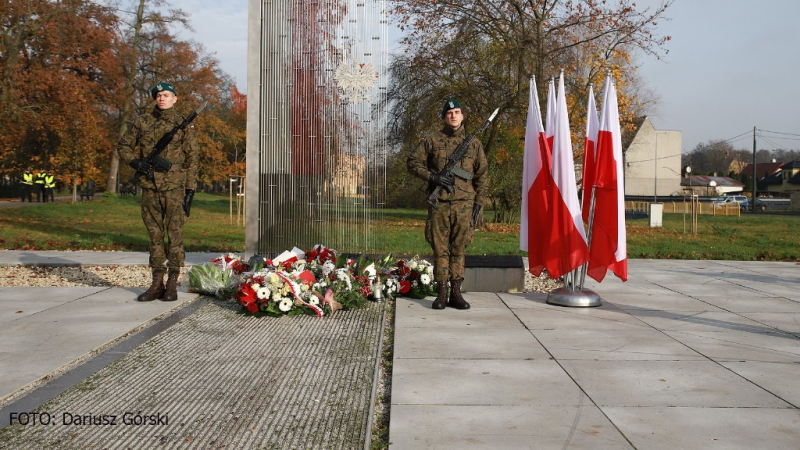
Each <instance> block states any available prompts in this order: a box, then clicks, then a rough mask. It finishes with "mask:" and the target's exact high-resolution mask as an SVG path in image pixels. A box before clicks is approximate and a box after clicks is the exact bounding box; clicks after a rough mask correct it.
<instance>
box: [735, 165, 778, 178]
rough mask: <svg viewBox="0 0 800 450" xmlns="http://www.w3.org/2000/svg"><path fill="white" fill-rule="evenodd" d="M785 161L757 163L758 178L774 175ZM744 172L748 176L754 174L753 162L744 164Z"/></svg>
mask: <svg viewBox="0 0 800 450" xmlns="http://www.w3.org/2000/svg"><path fill="white" fill-rule="evenodd" d="M784 164H785V163H782V162H768V163H757V164H756V170H758V174H759V176H758V179H759V180H760V179H762V178H764V177H765V176H769V175H772V174H773V173H775V172H777V171H778V170H779V169H780V168H781V166H783V165H784ZM742 173H743V174H745V175H747V176H748V177H752V176H753V163H749V164H748V165H746V166H744V169H742Z"/></svg>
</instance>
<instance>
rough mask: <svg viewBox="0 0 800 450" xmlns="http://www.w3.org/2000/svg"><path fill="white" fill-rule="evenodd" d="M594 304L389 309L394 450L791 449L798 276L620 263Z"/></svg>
mask: <svg viewBox="0 0 800 450" xmlns="http://www.w3.org/2000/svg"><path fill="white" fill-rule="evenodd" d="M587 287H588V288H589V289H592V290H593V291H595V292H596V293H598V294H599V295H600V296H601V297H602V298H603V299H604V304H603V305H602V306H600V307H596V308H566V307H558V306H552V305H549V304H547V303H546V295H544V294H502V293H501V294H486V293H473V294H470V295H469V297H468V299H469V301H470V302H471V303H472V309H470V310H468V311H453V310H447V311H444V312H440V311H433V310H431V309H430V308H429V303H430V302H427V301H418V300H413V299H398V301H397V314H396V323H395V340H394V342H395V353H394V358H395V359H394V366H393V376H392V406H391V426H390V440H391V442H392V444H393V445H392V446H391V448H393V449H398V450H400V449H420V448H435V449H466V448H481V449H520V448H535V449H551V448H552V449H562V448H576V449H630V448H638V449H706V448H721V449H722V448H724V449H754V448H765V449H766V448H769V449H796V448H800V414H799V411H798V406H799V405H800V383H798V382H797V380H798V379H800V289H798V288H800V266H798V265H796V264H794V263H772V262H732V261H669V260H631V261H629V280H628V282H626V283H622V282H620V281H619V280H618V279H616V278H614V277H613V275H609V276H608V278H607V279H606V280H604V282H603V283H602V284H597V283H594V282H592V283H590V284H589V285H588V286H587Z"/></svg>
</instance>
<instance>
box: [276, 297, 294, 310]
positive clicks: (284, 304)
mask: <svg viewBox="0 0 800 450" xmlns="http://www.w3.org/2000/svg"><path fill="white" fill-rule="evenodd" d="M292 305H294V302H293V301H292V299H290V298H284V299H282V300H281V301H280V303H278V309H280V310H281V311H283V312H289V311H290V310H291V309H292Z"/></svg>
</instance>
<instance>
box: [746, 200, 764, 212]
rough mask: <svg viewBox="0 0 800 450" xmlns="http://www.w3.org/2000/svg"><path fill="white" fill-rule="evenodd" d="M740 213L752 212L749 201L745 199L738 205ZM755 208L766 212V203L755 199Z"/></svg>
mask: <svg viewBox="0 0 800 450" xmlns="http://www.w3.org/2000/svg"><path fill="white" fill-rule="evenodd" d="M740 206H741V208H742V211H752V206H751V203H750V199H749V198H747V197H745V201H744V202H742V203H741V204H740ZM756 208H757V209H758V210H759V211H766V210H767V203H766V202H765V201H764V200H761V199H758V198H757V199H756Z"/></svg>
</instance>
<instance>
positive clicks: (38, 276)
mask: <svg viewBox="0 0 800 450" xmlns="http://www.w3.org/2000/svg"><path fill="white" fill-rule="evenodd" d="M189 269H190V268H189V267H184V268H182V269H181V278H180V279H179V283H178V285H179V286H180V285H181V284H184V283H183V282H184V281H185V280H186V274H187V273H188V272H189ZM152 280H153V278H152V274H151V272H150V268H149V267H147V266H94V267H74V266H64V267H37V266H21V265H20V266H10V267H0V287H47V286H51V287H53V286H61V287H76V286H118V287H147V286H150V283H151V282H152Z"/></svg>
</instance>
